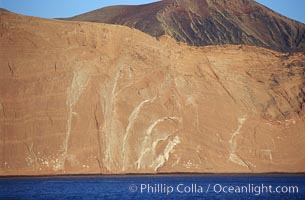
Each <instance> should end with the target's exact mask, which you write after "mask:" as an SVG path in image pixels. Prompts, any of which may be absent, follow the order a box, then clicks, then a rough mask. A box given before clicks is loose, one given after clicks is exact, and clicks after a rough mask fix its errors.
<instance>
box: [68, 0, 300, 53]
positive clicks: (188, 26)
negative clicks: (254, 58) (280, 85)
mask: <svg viewBox="0 0 305 200" xmlns="http://www.w3.org/2000/svg"><path fill="white" fill-rule="evenodd" d="M70 20H75V21H89V22H102V23H110V24H121V25H126V26H129V27H133V28H136V29H139V30H141V31H143V32H145V33H148V34H150V35H152V36H155V37H159V36H161V35H164V34H166V35H169V36H171V37H173V38H175V39H176V40H177V41H180V42H186V43H188V44H189V45H194V46H206V45H222V44H247V45H251V46H252V45H253V46H260V47H265V48H269V49H273V50H277V51H283V52H296V51H301V52H305V25H304V24H302V23H299V22H296V21H293V20H291V19H288V18H286V17H284V16H282V15H280V14H278V13H275V12H274V11H272V10H270V9H268V8H266V7H264V6H262V5H260V4H259V3H257V2H255V1H254V0H230V1H228V0H163V1H159V2H156V3H151V4H146V5H139V6H112V7H106V8H102V9H99V10H95V11H92V12H89V13H85V14H82V15H79V16H75V17H72V18H70Z"/></svg>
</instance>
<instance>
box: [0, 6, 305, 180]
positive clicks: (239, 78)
mask: <svg viewBox="0 0 305 200" xmlns="http://www.w3.org/2000/svg"><path fill="white" fill-rule="evenodd" d="M0 44H1V48H0V139H1V140H0V162H1V163H0V164H1V167H0V175H41V174H48V175H52V174H92V173H103V174H123V173H161V172H172V173H174V172H240V173H242V172H305V168H304V166H305V157H304V155H305V131H304V130H305V123H304V114H305V105H304V102H305V100H304V97H305V84H304V83H305V80H304V71H305V56H304V54H301V53H296V54H290V55H288V54H283V53H278V52H275V51H271V50H267V49H263V48H258V47H248V46H209V47H200V48H195V47H190V46H187V45H185V44H178V43H176V42H175V40H174V39H171V38H168V37H161V38H160V39H159V40H158V41H157V40H156V39H155V38H153V37H151V36H149V35H146V34H144V33H142V32H140V31H137V30H132V29H130V28H127V27H121V26H116V25H105V24H92V23H79V22H66V21H56V20H43V19H37V18H31V17H25V16H19V15H14V14H10V13H7V12H2V13H1V15H0Z"/></svg>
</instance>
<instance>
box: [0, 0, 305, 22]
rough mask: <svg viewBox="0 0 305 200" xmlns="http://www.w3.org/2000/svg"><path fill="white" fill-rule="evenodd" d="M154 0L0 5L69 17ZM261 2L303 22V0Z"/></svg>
mask: <svg viewBox="0 0 305 200" xmlns="http://www.w3.org/2000/svg"><path fill="white" fill-rule="evenodd" d="M154 1H155V0H0V7H1V8H5V9H8V10H10V11H13V12H16V13H20V14H25V15H31V16H38V17H45V18H60V17H71V16H74V15H77V14H81V13H85V12H88V11H91V10H95V9H98V8H101V7H105V6H109V5H119V4H121V5H122V4H123V5H126V4H130V5H136V4H144V3H150V2H154ZM257 1H258V2H260V3H261V4H263V5H265V6H267V7H269V8H271V9H273V10H275V11H277V12H279V13H281V14H283V15H285V16H287V17H290V18H293V19H296V20H298V21H301V22H303V23H305V12H304V8H305V0H257Z"/></svg>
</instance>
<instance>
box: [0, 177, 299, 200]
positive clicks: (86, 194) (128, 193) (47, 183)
mask: <svg viewBox="0 0 305 200" xmlns="http://www.w3.org/2000/svg"><path fill="white" fill-rule="evenodd" d="M0 199H1V200H2V199H3V200H22V199H24V200H39V199H46V200H53V199H54V200H61V199H63V200H68V199H69V200H87V199H88V200H91V199H95V200H104V199H145V200H146V199H147V200H149V199H187V200H191V199H226V200H227V199H232V200H233V199H234V200H237V199H268V200H269V199H271V200H272V199H276V200H283V199H287V200H293V199H300V200H305V175H168V176H167V175H163V176H81V177H36V178H30V177H27V178H0Z"/></svg>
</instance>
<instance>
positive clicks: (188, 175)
mask: <svg viewBox="0 0 305 200" xmlns="http://www.w3.org/2000/svg"><path fill="white" fill-rule="evenodd" d="M209 176H216V177H217V176H233V177H234V176H236V177H237V176H238V177H244V176H250V177H251V176H270V177H272V176H304V177H305V172H297V173H296V172H293V173H289V172H268V173H185V172H183V173H177V172H175V173H155V174H153V173H127V174H56V175H54V174H52V175H48V174H45V175H7V176H5V175H4V176H2V175H0V180H1V179H14V178H124V177H126V178H128V177H209Z"/></svg>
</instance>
